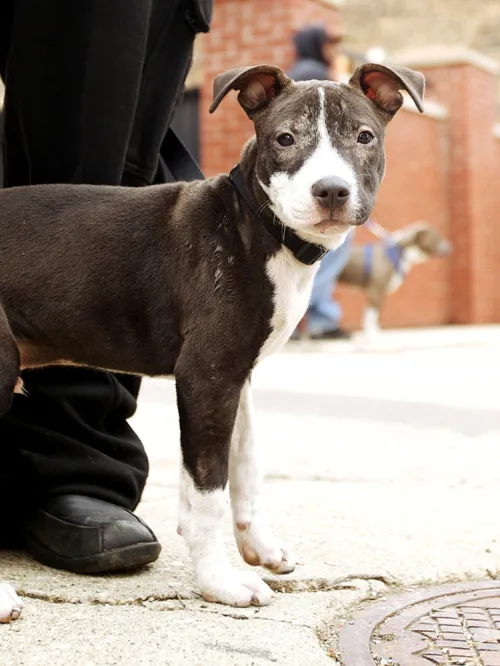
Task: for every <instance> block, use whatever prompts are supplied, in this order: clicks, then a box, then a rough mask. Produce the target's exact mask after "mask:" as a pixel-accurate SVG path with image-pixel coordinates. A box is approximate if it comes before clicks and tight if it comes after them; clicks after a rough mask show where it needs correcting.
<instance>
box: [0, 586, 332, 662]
mask: <svg viewBox="0 0 500 666" xmlns="http://www.w3.org/2000/svg"><path fill="white" fill-rule="evenodd" d="M1 629H2V631H0V663H1V664H2V666H33V665H35V664H36V665H37V666H67V665H68V664H71V666H107V665H108V664H110V665H111V664H133V665H134V666H135V665H136V664H141V665H142V664H144V665H148V666H149V665H151V664H155V666H156V664H158V665H160V664H165V665H167V664H168V665H170V664H175V665H176V666H177V665H182V664H186V666H233V665H235V666H248V665H255V666H261V665H262V666H264V665H266V666H267V665H268V664H291V665H297V666H301V665H302V664H306V665H311V666H321V665H322V664H325V665H327V664H331V661H330V660H329V659H328V657H327V656H326V654H325V652H324V651H323V650H322V648H321V647H320V645H319V643H318V640H317V638H316V636H315V633H314V631H313V630H311V629H310V628H308V627H302V626H300V625H297V624H295V623H288V622H282V621H277V620H273V619H266V618H264V617H259V615H258V614H257V615H255V616H254V617H253V618H252V620H248V619H235V618H233V617H226V616H224V615H222V614H218V613H210V612H200V611H198V610H196V609H193V610H190V609H189V608H182V607H180V606H177V608H170V607H166V608H163V609H161V608H155V607H154V605H153V606H152V607H144V606H136V605H121V606H102V605H95V604H81V605H74V604H64V603H48V602H43V601H39V600H33V599H31V600H30V601H29V612H27V613H25V615H24V617H22V619H20V620H18V621H16V622H15V623H12V624H11V625H9V626H5V627H1Z"/></svg>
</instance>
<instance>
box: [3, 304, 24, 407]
mask: <svg viewBox="0 0 500 666" xmlns="http://www.w3.org/2000/svg"><path fill="white" fill-rule="evenodd" d="M19 382H21V383H20V384H19ZM19 390H21V391H22V380H21V379H20V377H19V350H18V348H17V344H16V341H15V339H14V335H13V334H12V331H11V329H10V326H9V322H8V320H7V316H6V314H5V312H4V310H3V308H2V307H1V306H0V417H2V416H4V414H6V413H7V412H8V411H9V409H10V405H11V403H12V396H13V394H14V392H16V393H17V392H19Z"/></svg>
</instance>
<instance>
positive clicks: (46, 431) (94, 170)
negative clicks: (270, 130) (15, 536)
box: [0, 0, 195, 535]
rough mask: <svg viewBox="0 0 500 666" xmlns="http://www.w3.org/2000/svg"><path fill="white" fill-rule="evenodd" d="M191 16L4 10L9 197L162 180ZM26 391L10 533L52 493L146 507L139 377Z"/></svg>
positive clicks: (2, 465) (55, 382)
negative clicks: (27, 190)
mask: <svg viewBox="0 0 500 666" xmlns="http://www.w3.org/2000/svg"><path fill="white" fill-rule="evenodd" d="M186 7H187V3H186V1H185V0H169V2H165V1H164V0H140V1H130V2H124V1H123V0H86V1H85V2H78V3H74V2H70V3H68V2H63V1H62V0H10V2H7V1H6V2H4V3H3V5H2V7H1V8H0V67H1V74H2V78H3V79H4V81H5V82H6V97H5V104H4V111H3V152H4V186H5V187H12V186H16V185H26V184H35V183H46V182H85V183H96V184H111V185H117V184H119V183H123V184H126V185H146V184H149V183H151V182H153V181H154V180H157V179H158V178H157V172H158V159H159V152H160V146H161V142H162V140H163V137H164V135H165V132H166V129H167V127H168V124H169V122H170V120H171V118H172V115H173V112H174V108H175V102H176V99H177V98H178V95H179V92H180V90H181V88H182V85H183V82H184V79H185V76H186V74H187V71H188V67H189V62H190V57H191V53H192V44H193V40H194V36H195V33H194V30H193V28H192V27H191V26H190V25H189V24H188V23H187V21H186V20H185V15H186ZM144 223H145V224H147V220H145V221H144ZM41 251H43V249H41ZM77 316H78V313H75V317H77ZM24 381H25V386H26V388H27V390H28V392H29V394H30V395H29V398H24V397H22V396H16V398H15V399H14V405H13V407H12V409H11V411H10V413H9V414H8V415H7V416H5V417H4V418H3V419H2V420H1V421H0V502H1V505H2V506H4V507H5V506H8V507H9V513H8V515H7V516H6V515H5V513H6V512H4V511H2V512H0V534H4V535H5V533H6V531H8V528H9V526H8V525H6V524H5V521H9V522H10V523H12V525H14V526H15V525H17V524H19V520H20V517H19V516H20V514H21V513H22V512H25V511H29V510H30V509H31V508H33V507H36V506H37V505H38V503H40V502H41V501H43V500H44V499H45V498H47V497H50V496H53V495H61V494H69V493H74V494H83V495H88V496H91V497H96V498H100V499H104V500H107V501H109V502H112V503H114V504H118V505H120V506H123V507H127V508H130V509H133V508H135V506H136V505H137V503H138V501H139V499H140V497H141V493H142V490H143V488H144V484H145V481H146V477H147V473H148V462H147V457H146V454H145V452H144V449H143V447H142V444H141V442H140V441H139V439H138V438H137V436H136V435H135V433H134V432H133V431H132V430H131V428H130V427H129V426H128V424H127V422H126V419H127V418H128V417H130V416H131V415H132V414H133V413H134V410H135V407H136V398H137V394H138V390H139V385H140V382H139V380H138V379H137V378H135V377H122V376H114V375H111V374H109V373H103V372H97V371H92V370H86V369H67V368H66V369H62V368H53V369H47V370H39V371H32V372H26V373H25V375H24ZM13 498H15V500H14V501H13ZM15 510H17V514H16V513H14V511H15ZM2 521H3V522H4V524H3V525H2V524H1V522H2Z"/></svg>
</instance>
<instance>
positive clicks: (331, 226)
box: [312, 217, 350, 234]
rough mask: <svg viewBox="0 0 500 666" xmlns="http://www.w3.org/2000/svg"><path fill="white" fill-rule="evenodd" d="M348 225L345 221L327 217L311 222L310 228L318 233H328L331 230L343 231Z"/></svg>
mask: <svg viewBox="0 0 500 666" xmlns="http://www.w3.org/2000/svg"><path fill="white" fill-rule="evenodd" d="M348 226H350V225H349V224H348V223H347V222H344V220H336V219H333V218H331V217H329V218H326V219H325V220H320V222H316V224H313V227H312V228H313V229H314V231H316V232H318V233H320V234H328V233H331V232H339V231H345V229H346V227H348Z"/></svg>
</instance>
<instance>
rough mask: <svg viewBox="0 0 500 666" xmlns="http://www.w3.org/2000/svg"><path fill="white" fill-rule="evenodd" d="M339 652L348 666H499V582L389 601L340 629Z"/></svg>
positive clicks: (462, 585) (418, 592) (410, 594)
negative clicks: (434, 665)
mask: <svg viewBox="0 0 500 666" xmlns="http://www.w3.org/2000/svg"><path fill="white" fill-rule="evenodd" d="M339 649H340V656H341V659H342V663H343V665H344V666H375V665H386V666H389V665H393V666H395V665H396V664H398V665H399V666H432V665H433V664H446V665H449V666H451V665H457V666H458V665H460V666H500V582H497V581H489V582H484V583H460V584H455V585H441V586H438V587H433V588H426V589H419V590H414V591H413V592H408V593H406V594H403V595H400V596H398V597H393V598H391V599H387V600H386V601H384V602H380V603H378V604H375V605H374V606H372V607H371V608H369V609H368V610H366V611H365V612H364V613H363V614H362V615H360V617H359V618H358V619H357V620H355V621H354V622H351V623H348V624H346V625H344V627H342V629H341V631H340V636H339Z"/></svg>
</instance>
